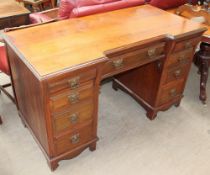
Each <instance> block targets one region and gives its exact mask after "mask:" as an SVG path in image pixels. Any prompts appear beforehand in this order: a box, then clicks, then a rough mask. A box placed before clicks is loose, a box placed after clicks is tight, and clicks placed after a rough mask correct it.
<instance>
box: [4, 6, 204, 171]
mask: <svg viewBox="0 0 210 175" xmlns="http://www.w3.org/2000/svg"><path fill="white" fill-rule="evenodd" d="M204 31H205V28H203V26H202V25H200V24H197V23H194V22H191V21H189V20H186V19H184V18H181V17H178V16H176V15H173V14H170V13H167V12H165V11H162V10H160V9H157V8H154V7H152V6H149V5H145V6H140V7H134V8H127V9H122V10H117V11H113V12H108V13H103V14H97V15H92V16H87V17H82V18H78V19H70V20H64V21H60V22H55V23H51V24H46V25H41V26H36V27H32V28H27V29H21V30H16V31H11V32H8V33H5V35H4V39H5V41H6V43H7V48H8V55H9V62H10V65H11V72H12V78H13V82H14V89H15V95H16V97H17V107H18V111H19V115H20V117H21V119H22V120H23V122H24V123H25V124H26V125H27V127H28V128H29V130H30V131H31V133H32V134H33V135H34V138H35V139H36V141H37V143H38V144H39V145H40V147H41V149H42V150H43V152H44V154H45V156H46V158H47V161H48V164H49V166H50V168H51V169H52V170H55V169H56V168H57V166H58V162H59V161H60V160H64V159H69V158H73V157H75V156H77V155H78V154H80V153H81V152H82V151H83V150H85V149H86V148H89V149H90V150H91V151H94V150H95V149H96V142H97V140H98V137H97V124H98V97H99V88H100V82H101V81H102V80H103V79H105V78H107V77H111V76H114V82H113V88H114V89H115V90H117V89H118V88H120V89H122V90H124V91H125V92H127V93H129V94H130V95H131V96H132V97H134V98H135V99H136V100H137V102H139V103H140V104H141V105H142V106H143V107H144V108H145V110H146V111H147V117H148V118H149V119H151V120H152V119H154V118H155V117H156V115H157V112H158V111H163V110H166V109H168V108H169V107H171V106H172V105H175V106H179V104H180V101H181V99H182V97H183V91H184V87H185V83H186V80H187V77H188V73H189V70H190V66H191V62H192V57H193V53H194V50H195V47H196V45H197V44H198V42H199V41H200V39H201V35H202V34H203V32H204ZM23 79H24V80H27V81H22V80H23ZM113 115H114V114H113ZM119 149H120V148H119Z"/></svg>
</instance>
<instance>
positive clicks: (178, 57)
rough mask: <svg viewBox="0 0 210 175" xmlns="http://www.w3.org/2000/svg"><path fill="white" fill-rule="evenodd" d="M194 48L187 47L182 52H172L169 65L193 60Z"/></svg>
mask: <svg viewBox="0 0 210 175" xmlns="http://www.w3.org/2000/svg"><path fill="white" fill-rule="evenodd" d="M192 55H193V49H187V50H184V51H181V52H177V53H174V54H171V55H170V57H169V58H168V61H167V66H168V67H171V66H177V65H183V64H189V63H191V62H192Z"/></svg>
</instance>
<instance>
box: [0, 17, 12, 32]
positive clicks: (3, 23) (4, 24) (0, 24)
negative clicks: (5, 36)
mask: <svg viewBox="0 0 210 175" xmlns="http://www.w3.org/2000/svg"><path fill="white" fill-rule="evenodd" d="M9 27H12V26H11V21H10V19H9V18H1V19H0V30H2V29H4V28H9Z"/></svg>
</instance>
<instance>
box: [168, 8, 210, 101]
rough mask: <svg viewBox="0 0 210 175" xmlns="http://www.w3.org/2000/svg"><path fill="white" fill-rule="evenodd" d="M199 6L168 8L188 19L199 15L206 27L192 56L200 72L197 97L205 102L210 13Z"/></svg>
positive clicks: (209, 61) (208, 64)
mask: <svg viewBox="0 0 210 175" xmlns="http://www.w3.org/2000/svg"><path fill="white" fill-rule="evenodd" d="M201 8H203V7H201V6H193V5H189V4H186V5H183V6H181V7H179V8H177V9H173V10H170V12H171V13H176V14H178V15H181V16H183V17H185V18H188V19H193V18H194V19H195V18H196V17H201V18H203V20H201V21H198V22H202V23H203V24H204V26H206V27H207V29H208V30H207V31H206V32H205V33H204V35H203V36H202V40H201V41H202V43H201V44H200V50H199V51H197V52H196V54H195V56H194V63H195V65H196V66H197V67H198V69H199V73H200V76H201V78H200V95H199V98H200V100H201V101H202V103H203V104H206V100H207V92H206V84H207V80H208V72H209V67H210V26H209V24H210V15H209V11H207V10H208V9H201Z"/></svg>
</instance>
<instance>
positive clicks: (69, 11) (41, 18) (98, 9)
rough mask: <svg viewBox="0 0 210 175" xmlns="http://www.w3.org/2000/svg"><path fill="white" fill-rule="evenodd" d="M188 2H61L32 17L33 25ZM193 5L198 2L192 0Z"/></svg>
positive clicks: (181, 0)
mask: <svg viewBox="0 0 210 175" xmlns="http://www.w3.org/2000/svg"><path fill="white" fill-rule="evenodd" d="M187 2H188V0H173V1H172V0H61V1H60V6H59V7H58V8H55V9H52V10H48V11H44V12H40V13H33V14H31V15H30V20H31V23H41V22H46V21H49V20H52V19H53V18H54V19H57V20H63V19H68V18H75V17H81V16H86V15H91V14H96V13H102V12H106V11H112V10H117V9H122V8H127V7H132V6H139V5H143V4H146V3H150V4H151V5H153V6H156V7H158V8H161V9H169V8H175V7H178V6H180V5H182V4H185V3H187ZM191 2H192V3H195V2H197V0H192V1H191Z"/></svg>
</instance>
